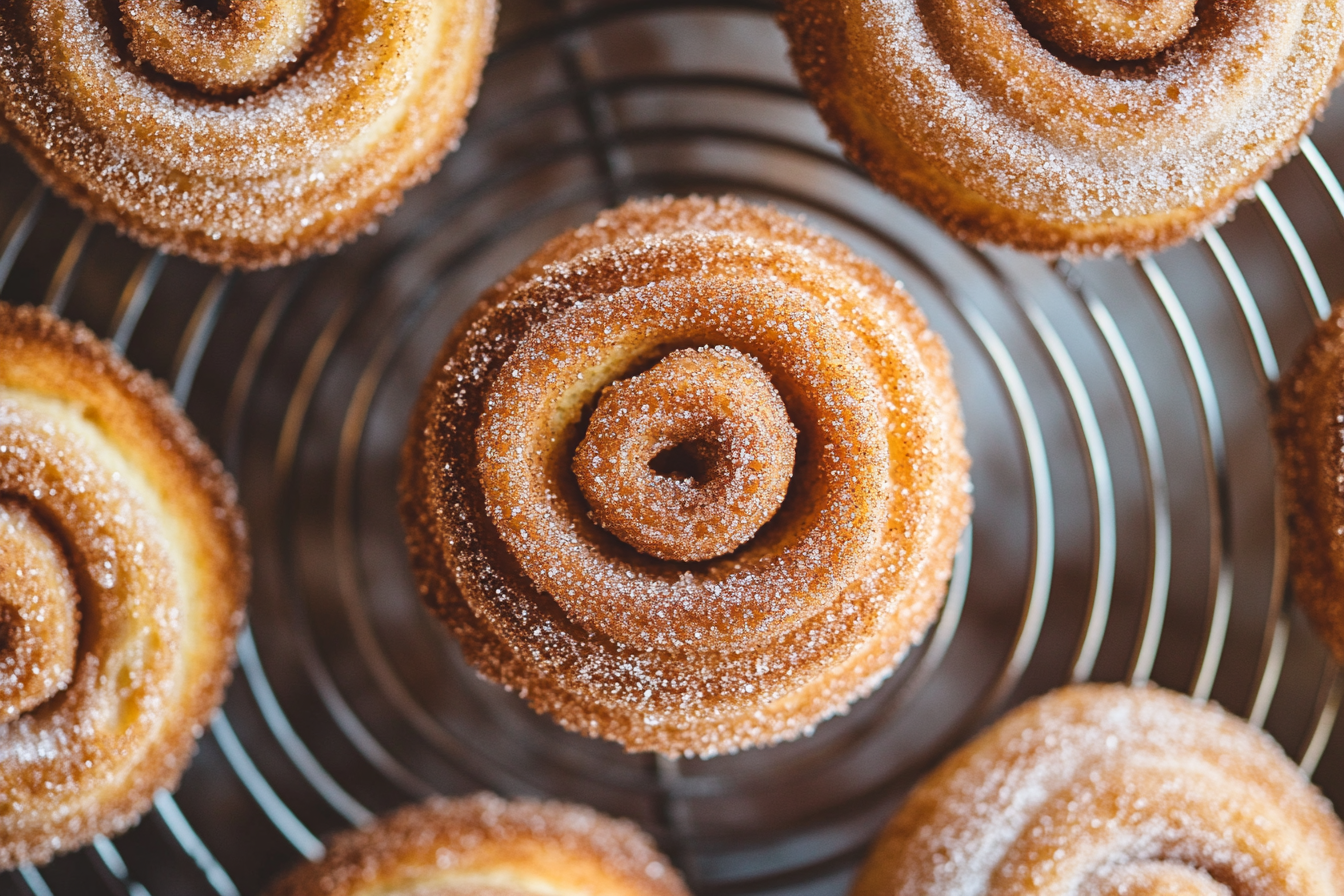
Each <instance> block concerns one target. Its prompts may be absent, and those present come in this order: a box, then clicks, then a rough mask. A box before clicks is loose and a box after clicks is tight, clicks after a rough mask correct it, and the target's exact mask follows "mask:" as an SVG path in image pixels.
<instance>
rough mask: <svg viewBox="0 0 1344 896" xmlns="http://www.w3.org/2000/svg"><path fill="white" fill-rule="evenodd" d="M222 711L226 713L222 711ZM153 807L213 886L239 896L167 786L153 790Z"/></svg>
mask: <svg viewBox="0 0 1344 896" xmlns="http://www.w3.org/2000/svg"><path fill="white" fill-rule="evenodd" d="M221 715H223V714H222V713H221ZM154 810H155V811H156V812H157V813H158V814H159V818H160V819H161V820H162V821H163V823H164V825H166V826H167V828H168V830H169V831H171V832H172V835H173V837H175V838H176V839H177V842H178V844H179V845H181V847H182V849H183V851H185V852H186V854H187V855H189V856H191V860H192V861H193V862H195V863H196V867H197V868H200V869H201V873H202V874H204V875H205V879H206V880H207V881H209V883H210V886H212V887H214V888H215V892H216V893H218V894H219V896H239V893H238V887H237V886H236V885H235V884H234V882H233V878H231V877H229V873H228V872H227V871H225V870H224V866H223V865H221V864H219V861H218V860H216V859H215V857H214V855H213V854H212V853H211V852H210V850H209V848H208V847H207V846H206V845H205V841H203V840H201V838H200V835H198V834H197V833H196V830H195V828H193V827H192V826H191V823H190V822H189V821H187V817H186V816H185V815H183V814H182V810H181V809H179V808H178V806H177V801H176V800H174V799H173V797H172V795H171V794H169V793H168V792H167V791H166V790H160V791H159V792H158V793H156V794H154Z"/></svg>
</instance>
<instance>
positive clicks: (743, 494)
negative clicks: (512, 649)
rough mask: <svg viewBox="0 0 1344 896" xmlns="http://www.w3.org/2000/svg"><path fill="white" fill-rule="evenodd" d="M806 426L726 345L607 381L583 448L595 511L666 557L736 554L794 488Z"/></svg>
mask: <svg viewBox="0 0 1344 896" xmlns="http://www.w3.org/2000/svg"><path fill="white" fill-rule="evenodd" d="M796 447H797V435H796V433H795V431H794V428H793V424H792V422H791V421H790V420H789V415H788V411H787V410H786V409H785V407H784V402H783V400H782V399H781V398H780V396H779V393H778V392H777V391H776V390H775V387H774V385H773V384H772V383H771V382H770V377H769V375H768V374H767V373H766V372H765V370H764V369H763V368H762V367H761V365H760V364H759V363H758V362H757V361H756V360H755V359H753V358H751V357H749V356H747V355H745V354H742V353H741V352H739V351H736V350H735V349H731V348H724V347H721V346H713V347H706V348H698V349H683V350H681V351H676V352H673V353H671V354H669V355H668V356H667V357H665V358H663V359H662V360H661V361H659V362H658V363H657V364H655V365H654V366H653V367H652V368H650V369H649V370H647V371H645V372H644V373H641V374H639V375H638V376H634V377H631V378H629V379H626V380H619V381H617V382H615V383H612V384H611V385H610V386H608V387H607V388H606V389H605V390H604V391H603V393H602V396H601V398H600V399H599V400H598V404H597V408H596V409H595V410H594V411H593V416H592V418H591V419H590V420H589V422H588V430H587V432H586V433H585V434H584V437H583V440H582V441H581V442H580V443H579V447H578V450H577V451H576V452H575V454H574V475H575V477H576V478H577V479H578V482H579V488H580V489H581V490H582V492H583V495H584V498H585V499H587V501H588V504H589V507H590V509H591V511H592V518H593V519H594V520H595V521H596V522H597V523H598V525H600V526H602V527H603V528H605V529H607V530H608V531H609V532H611V533H612V534H613V535H615V536H616V537H617V538H619V539H621V540H622V541H624V542H625V543H626V544H629V545H630V546H631V547H634V548H636V549H637V550H639V551H642V552H643V553H645V554H649V555H651V556H654V557H658V558H660V559H664V560H680V561H686V562H691V561H699V560H710V559H713V558H714V557H719V556H722V555H724V554H727V553H730V552H732V551H734V550H736V549H737V548H738V547H740V546H741V545H742V544H744V543H745V542H746V541H748V540H749V539H750V538H751V537H752V536H753V535H755V534H756V531H757V530H758V529H760V527H761V526H763V525H765V524H766V523H767V522H769V521H770V519H771V517H773V516H774V514H775V511H777V510H778V509H779V506H780V504H782V503H783V501H784V496H785V494H786V493H787V492H788V488H789V480H790V477H791V475H792V473H793V461H794V452H795V449H796Z"/></svg>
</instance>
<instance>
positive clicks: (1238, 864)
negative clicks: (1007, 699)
mask: <svg viewBox="0 0 1344 896" xmlns="http://www.w3.org/2000/svg"><path fill="white" fill-rule="evenodd" d="M854 893H855V896H878V894H882V896H916V894H919V896H926V894H930V893H937V894H939V896H997V894H1008V893H1022V894H1025V893H1031V894H1036V896H1046V894H1060V896H1064V894H1082V893H1088V894H1108V896H1111V894H1113V896H1162V894H1178V893H1179V894H1182V896H1215V894H1217V896H1231V894H1235V896H1287V894H1292V896H1341V894H1344V827H1341V825H1340V822H1339V819H1338V818H1336V817H1335V815H1334V813H1333V812H1332V811H1331V808H1330V804H1329V802H1328V801H1327V800H1325V798H1324V797H1322V796H1321V794H1320V793H1319V792H1318V791H1316V790H1315V788H1313V787H1312V786H1311V785H1310V784H1309V783H1308V782H1307V781H1306V779H1305V778H1304V777H1303V776H1302V773H1301V772H1300V771H1298V769H1297V767H1296V766H1294V765H1293V764H1292V763H1291V762H1289V761H1288V759H1287V757H1285V756H1284V755H1283V752H1282V750H1280V749H1279V747H1278V745H1277V744H1275V743H1274V742H1273V741H1272V740H1271V739H1270V738H1269V737H1268V736H1267V735H1265V734H1264V733H1263V732H1261V731H1259V730H1257V729H1254V728H1252V727H1251V726H1249V725H1247V724H1246V723H1245V722H1242V721H1241V720H1240V719H1237V718H1235V717H1233V716H1231V715H1228V714H1227V713H1225V712H1223V711H1222V710H1219V709H1217V708H1213V707H1209V706H1203V705H1200V704H1197V703H1195V702H1194V701H1192V700H1190V699H1189V698H1186V697H1184V696H1181V695H1178V694H1173V693H1171V692H1167V691H1162V690H1158V689H1145V688H1128V687H1125V686H1122V685H1083V686H1075V687H1070V688H1064V689H1062V690H1059V691H1056V692H1054V693H1052V694H1049V695H1047V696H1045V697H1042V698H1040V699H1037V700H1034V701H1032V702H1030V703H1028V704H1026V705H1024V706H1023V707H1021V708H1019V709H1018V710H1016V711H1015V712H1013V713H1011V714H1010V715H1009V716H1008V717H1006V718H1005V719H1003V720H1002V721H1000V722H999V723H998V724H997V725H995V726H994V727H993V728H991V729H990V730H989V731H987V732H986V733H985V734H983V735H981V736H980V737H979V738H977V739H976V740H975V741H974V742H972V743H971V744H970V745H969V746H967V747H965V748H963V749H962V750H961V751H960V752H958V753H957V754H955V755H954V756H952V757H951V758H950V759H948V760H947V761H946V762H945V763H944V764H943V765H942V766H940V767H939V768H938V769H937V770H935V771H934V772H933V773H932V774H931V775H930V776H929V777H928V778H927V779H926V780H925V781H924V782H923V783H921V784H920V785H919V787H918V788H916V789H915V791H914V792H913V793H912V794H911V795H910V797H909V798H908V799H907V801H906V803H905V805H904V806H903V807H902V808H901V811H900V812H899V813H898V814H897V816H896V817H895V818H894V819H893V820H892V822H891V824H890V825H889V826H888V828H887V830H886V831H885V832H884V833H883V835H882V836H881V838H879V840H878V842H877V844H876V846H875V847H874V849H873V853H872V855H871V857H870V858H869V860H868V863H867V865H866V866H865V867H864V869H863V871H862V872H861V874H860V878H859V881H858V883H857V885H856V887H855V890H854Z"/></svg>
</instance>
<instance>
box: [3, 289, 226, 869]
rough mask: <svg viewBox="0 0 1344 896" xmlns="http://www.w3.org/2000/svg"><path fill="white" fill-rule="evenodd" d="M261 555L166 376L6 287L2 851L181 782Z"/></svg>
mask: <svg viewBox="0 0 1344 896" xmlns="http://www.w3.org/2000/svg"><path fill="white" fill-rule="evenodd" d="M248 570H249V563H248V553H247V537H246V533H245V531H244V528H243V522H242V516H241V514H240V512H239V509H238V507H237V504H236V501H235V494H234V487H233V483H232V481H231V480H230V479H229V477H228V475H227V474H226V473H225V472H224V470H223V468H222V467H221V465H220V463H219V461H218V460H216V459H215V457H214V456H213V455H212V454H211V453H210V450H209V449H208V448H207V447H206V446H205V445H204V444H203V443H202V442H201V440H200V439H199V438H198V437H197V436H196V433H195V431H194V430H193V429H192V427H191V424H190V423H188V422H187V420H186V418H185V417H183V416H182V414H181V412H180V411H178V409H177V408H176V406H174V405H173V403H172V399H171V398H169V396H168V394H167V392H165V391H164V389H163V388H162V387H161V386H160V385H159V384H158V383H156V382H154V381H153V380H152V379H150V378H149V377H148V376H147V375H145V374H143V373H137V372H136V371H135V370H133V369H132V368H131V367H130V365H128V364H127V363H126V362H125V361H124V360H122V359H121V357H120V356H119V355H117V354H116V353H115V352H113V351H112V350H111V349H109V348H108V347H107V346H106V345H105V344H103V343H102V342H99V341H98V340H97V339H95V338H94V336H93V334H91V333H90V332H89V331H88V330H86V329H84V328H83V327H80V326H77V325H74V324H70V323H67V322H65V321H63V320H60V319H59V318H57V317H55V316H53V315H51V314H50V313H48V312H46V311H41V310H38V309H35V308H13V307H10V306H8V305H0V793H3V794H4V801H3V803H0V868H12V867H14V866H16V865H19V864H22V863H25V862H44V861H46V860H47V859H49V858H51V856H52V855H53V854H55V853H58V852H64V851H66V850H70V849H75V848H77V847H80V846H83V845H85V844H87V843H89V842H90V841H91V840H92V839H93V838H94V837H96V836H98V835H100V834H115V833H117V832H120V831H122V830H124V829H126V828H127V827H129V826H130V825H132V824H134V823H135V821H136V819H137V818H138V817H139V816H140V814H141V813H142V812H144V811H145V810H146V809H147V808H148V807H149V805H150V802H151V800H152V799H153V796H154V792H155V791H156V790H159V789H162V788H168V789H171V788H173V787H176V786H177V782H178V779H179V778H180V777H181V775H182V771H183V769H184V768H185V767H186V765H187V762H188V761H189V759H190V758H191V754H192V752H193V750H194V748H195V740H196V737H198V736H199V735H200V732H201V730H202V728H203V727H204V726H205V724H206V723H207V722H208V721H209V719H210V715H211V714H212V713H213V712H214V711H215V709H216V708H217V707H218V706H219V704H220V701H221V700H222V699H223V694H224V686H225V684H226V683H227V681H228V678H229V666H230V664H231V662H232V659H233V642H234V636H235V634H236V632H237V630H238V626H239V625H240V624H241V622H242V615H243V599H244V597H245V594H246V589H247V583H248Z"/></svg>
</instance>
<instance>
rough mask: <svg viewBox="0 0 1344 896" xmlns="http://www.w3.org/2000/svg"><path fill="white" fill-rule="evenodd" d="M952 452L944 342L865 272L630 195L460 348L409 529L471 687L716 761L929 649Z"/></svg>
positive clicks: (408, 469) (549, 256)
mask: <svg viewBox="0 0 1344 896" xmlns="http://www.w3.org/2000/svg"><path fill="white" fill-rule="evenodd" d="M781 411H782V413H781ZM590 413H591V419H590ZM961 433H962V424H961V420H960V417H959V410H958V407H957V398H956V392H955V389H954V386H953V384H952V380H951V377H950V371H949V369H948V361H947V356H946V353H945V350H944V348H943V346H942V343H941V342H940V341H939V340H938V338H937V337H936V336H935V335H934V334H932V333H931V332H929V331H928V330H927V328H926V327H925V323H924V318H923V315H922V314H921V313H920V312H919V310H918V309H917V308H916V307H915V306H914V304H913V302H912V301H911V300H910V298H909V296H907V295H906V294H905V292H904V291H902V290H901V289H900V287H899V286H898V285H897V284H896V283H894V282H893V281H892V280H891V279H890V278H888V277H887V276H886V275H884V274H883V273H882V272H881V271H879V270H878V269H877V268H876V267H874V266H873V265H871V264H868V263H866V262H863V261H860V260H859V259H858V258H856V257H855V256H854V255H852V254H851V253H850V252H849V251H848V250H847V249H845V248H844V247H843V246H842V245H840V244H839V243H837V242H836V241H835V240H832V239H828V238H826V237H823V236H820V235H818V234H816V233H814V232H812V231H810V230H808V229H807V228H806V227H804V226H803V225H802V224H801V223H799V222H798V221H797V220H795V219H793V218H790V217H788V216H786V215H783V214H781V213H779V212H777V211H774V210H772V209H769V208H761V207H756V206H750V205H747V204H745V203H743V202H741V201H739V200H736V199H733V198H727V199H720V200H709V199H700V198H691V199H681V200H673V199H661V200H654V201H634V202H630V203H628V204H626V205H625V206H623V207H621V208H620V209H617V210H615V211H611V212H606V213H604V214H602V215H601V216H599V218H598V219H597V221H596V222H594V223H593V224H591V225H588V226H585V227H581V228H579V229H578V230H576V231H573V232H571V233H568V234H565V235H563V236H561V237H558V238H557V239H555V240H553V241H552V242H551V243H550V244H548V245H547V246H545V247H544V248H543V249H542V250H541V251H540V252H538V253H537V254H536V255H535V256H533V258H531V259H530V260H528V261H527V262H525V263H524V264H523V265H522V266H521V267H520V268H519V269H518V270H516V271H515V272H514V273H513V274H511V275H510V276H509V277H507V278H505V279H504V280H503V281H502V282H501V283H500V284H498V285H497V286H496V287H494V288H493V289H491V290H490V291H488V292H487V293H486V295H485V296H484V297H483V298H482V299H481V301H480V302H479V303H478V304H477V305H476V306H475V307H474V308H473V309H472V310H471V311H470V312H468V314H467V316H466V318H465V319H464V320H463V321H462V322H461V323H460V324H459V325H458V327H457V328H456V330H455V331H454V332H453V333H452V334H451V335H450V336H449V338H448V340H447V342H446V343H445V344H444V348H443V350H442V352H441V353H440V355H439V358H438V360H437V361H436V363H435V366H434V369H433V371H432V372H431V374H430V376H429V379H428V380H427V381H426V383H425V385H424V387H423V389H422V391H421V396H420V401H419V403H418V405H417V408H416V411H415V414H414V416H413V419H412V421H411V426H410V434H409V437H408V439H407V443H406V449H405V454H404V458H403V470H402V516H403V520H404V523H405V526H406V530H407V540H408V544H409V546H410V550H411V557H412V561H413V565H414V567H415V571H416V574H417V576H418V579H419V583H420V587H421V589H422V592H423V594H424V596H425V599H426V600H427V601H428V602H429V604H430V605H431V606H432V607H433V608H434V609H436V610H437V611H438V612H439V613H440V615H442V616H443V618H444V620H445V621H446V622H447V623H448V625H449V627H450V628H451V629H452V630H453V631H454V633H456V635H457V636H458V638H459V640H460V641H461V643H462V648H463V650H464V652H465V654H466V656H467V658H468V659H469V660H470V661H471V662H472V663H474V664H475V665H476V667H477V668H478V669H479V670H480V671H481V672H482V673H483V674H485V675H486V676H487V677H489V678H491V679H493V680H495V681H499V682H501V683H503V684H505V685H507V686H508V687H510V688H512V689H515V690H517V691H518V692H519V693H520V694H522V695H523V696H524V697H526V698H527V700H528V701H529V702H530V703H531V704H532V705H533V706H534V707H535V708H537V709H538V710H540V711H544V712H548V713H550V714H551V715H553V716H554V717H555V718H556V719H557V720H558V721H559V722H560V724H562V725H564V726H565V727H567V728H570V729H571V730H575V731H579V732H582V733H585V734H588V735H590V736H597V737H605V738H608V739H612V740H616V741H618V742H620V743H622V744H624V745H625V746H626V747H627V748H628V749H631V750H657V751H661V752H663V753H668V754H680V753H691V754H700V755H712V754H715V753H719V752H725V751H733V750H737V749H740V748H743V747H747V746H752V745H764V744H769V743H774V742H777V741H780V740H784V739H790V738H793V737H797V736H798V735H800V734H802V733H804V732H807V731H810V730H811V729H812V727H813V726H815V725H816V724H817V723H818V722H820V721H821V720H822V719H825V718H827V717H829V716H831V715H834V714H835V713H837V712H842V711H844V709H845V708H846V707H847V706H848V705H849V704H850V703H852V702H853V701H854V700H856V699H858V698H859V697H861V696H864V695H866V694H867V693H869V692H870V691H871V690H872V689H873V688H874V687H876V686H877V684H878V683H879V682H881V681H882V679H883V678H885V677H886V676H887V675H888V674H889V673H890V671H891V669H892V667H893V666H894V665H895V663H896V662H898V661H899V659H900V658H901V657H902V656H903V655H904V654H905V652H906V651H907V650H908V649H909V648H910V646H911V645H912V644H914V643H916V642H918V641H919V640H920V638H922V637H923V633H924V632H925V630H926V629H927V627H928V626H929V624H930V623H931V622H932V620H933V619H934V617H935V616H936V615H937V612H938V609H939V607H940V606H941V603H942V600H943V597H944V593H945V591H946V587H947V579H948V576H949V574H950V569H951V563H952V556H953V554H954V552H955V549H956V544H957V540H958V537H959V535H960V532H961V530H962V528H963V527H964V525H965V523H966V520H967V516H968V513H969V509H970V501H969V496H968V494H967V489H968V477H967V468H968V465H969V460H968V458H967V456H966V453H965V449H964V448H963V447H962V442H961ZM781 494H782V495H783V498H782V503H781Z"/></svg>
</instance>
